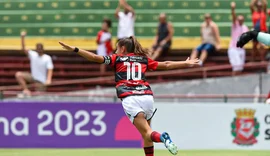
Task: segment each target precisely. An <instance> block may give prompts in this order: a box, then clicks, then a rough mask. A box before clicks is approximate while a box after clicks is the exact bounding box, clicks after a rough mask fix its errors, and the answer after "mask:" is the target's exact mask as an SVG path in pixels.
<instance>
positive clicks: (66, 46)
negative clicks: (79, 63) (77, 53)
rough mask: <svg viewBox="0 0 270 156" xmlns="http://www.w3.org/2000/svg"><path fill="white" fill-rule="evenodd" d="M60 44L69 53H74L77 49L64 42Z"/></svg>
mask: <svg viewBox="0 0 270 156" xmlns="http://www.w3.org/2000/svg"><path fill="white" fill-rule="evenodd" d="M59 44H60V45H61V46H62V47H63V49H65V50H68V51H74V49H75V47H74V46H70V45H68V44H65V43H63V42H59Z"/></svg>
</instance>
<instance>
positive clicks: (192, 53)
mask: <svg viewBox="0 0 270 156" xmlns="http://www.w3.org/2000/svg"><path fill="white" fill-rule="evenodd" d="M197 57H198V51H197V50H196V49H194V50H193V51H192V52H191V55H190V59H195V58H197Z"/></svg>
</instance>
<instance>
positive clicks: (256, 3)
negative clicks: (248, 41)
mask: <svg viewBox="0 0 270 156" xmlns="http://www.w3.org/2000/svg"><path fill="white" fill-rule="evenodd" d="M250 10H251V13H252V23H253V28H254V30H256V31H258V32H267V25H266V23H267V1H266V0H251V2H250ZM258 52H260V59H261V61H264V60H265V53H266V49H265V47H264V45H262V44H260V43H258V41H257V40H253V50H252V52H251V56H252V61H256V55H257V53H258Z"/></svg>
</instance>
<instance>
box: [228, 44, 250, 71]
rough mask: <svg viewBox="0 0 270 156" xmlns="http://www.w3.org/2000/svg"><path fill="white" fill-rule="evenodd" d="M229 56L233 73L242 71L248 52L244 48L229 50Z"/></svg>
mask: <svg viewBox="0 0 270 156" xmlns="http://www.w3.org/2000/svg"><path fill="white" fill-rule="evenodd" d="M228 56H229V60H230V63H231V65H232V68H233V71H242V70H243V69H244V65H245V60H246V51H245V49H242V48H229V50H228Z"/></svg>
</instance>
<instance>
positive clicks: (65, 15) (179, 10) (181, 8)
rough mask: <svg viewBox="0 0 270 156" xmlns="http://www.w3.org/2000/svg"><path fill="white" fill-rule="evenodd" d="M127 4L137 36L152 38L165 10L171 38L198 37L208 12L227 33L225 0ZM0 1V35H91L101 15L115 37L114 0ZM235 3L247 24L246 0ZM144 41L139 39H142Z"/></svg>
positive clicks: (143, 0) (149, 0)
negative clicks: (172, 29)
mask: <svg viewBox="0 0 270 156" xmlns="http://www.w3.org/2000/svg"><path fill="white" fill-rule="evenodd" d="M128 3H129V4H130V5H132V6H133V7H134V9H135V10H136V24H135V33H136V36H138V37H139V38H142V37H153V35H154V34H155V32H156V30H155V29H156V26H157V21H158V14H159V13H160V12H166V13H167V14H168V19H169V20H170V21H173V25H174V27H175V35H174V36H175V37H182V38H183V37H198V36H199V31H200V29H199V27H200V23H201V22H202V20H203V14H204V13H212V16H213V19H214V20H215V21H216V22H217V23H218V25H219V27H220V32H221V36H223V37H228V36H229V35H230V26H231V15H230V4H229V1H219V0H179V1H173V0H158V1H155V0H138V1H128ZM0 4H1V5H0V10H1V11H0V21H1V26H0V27H1V28H2V30H3V31H0V36H2V37H5V36H9V37H10V36H13V37H15V36H16V37H17V36H18V35H19V34H20V31H22V30H26V31H27V33H28V35H29V36H34V37H40V36H44V37H50V36H53V37H57V36H58V37H84V38H85V37H87V38H91V37H95V36H96V33H97V32H98V30H99V29H100V26H101V21H102V19H103V18H105V17H106V18H110V19H112V20H113V25H114V27H113V29H112V33H113V35H114V36H116V32H117V29H116V28H117V20H116V19H115V17H114V11H115V8H116V7H117V4H118V0H110V1H103V0H94V1H92V0H88V1H75V0H65V1H57V0H46V1H34V0H24V1H19V0H16V1H4V2H3V1H2V2H0ZM236 4H237V10H236V11H237V13H241V14H243V15H245V16H246V24H247V25H248V26H251V16H250V10H249V8H248V6H249V0H237V1H236ZM269 5H270V4H269ZM81 41H82V42H83V41H84V40H83V39H81ZM144 41H145V39H144V38H143V39H142V42H144ZM45 42H46V41H45ZM84 42H85V41H84ZM146 42H148V40H147V41H146ZM189 43H190V44H192V43H191V42H189ZM0 44H1V43H0ZM56 44H57V43H55V45H56ZM190 47H193V45H192V46H190Z"/></svg>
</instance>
